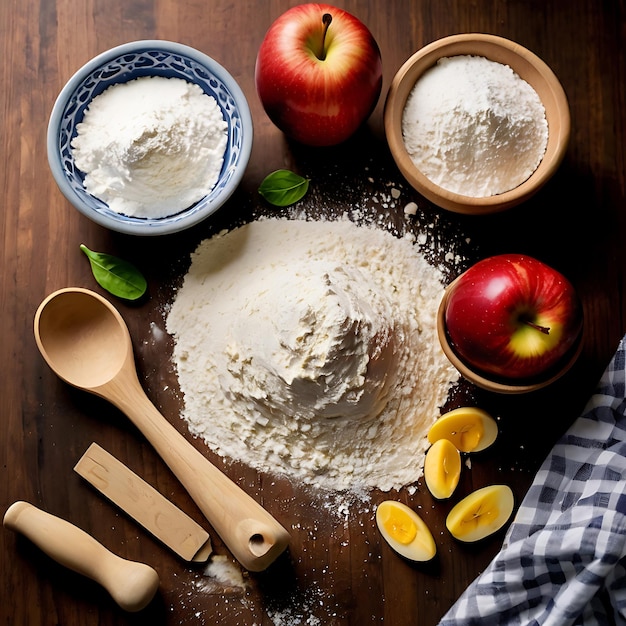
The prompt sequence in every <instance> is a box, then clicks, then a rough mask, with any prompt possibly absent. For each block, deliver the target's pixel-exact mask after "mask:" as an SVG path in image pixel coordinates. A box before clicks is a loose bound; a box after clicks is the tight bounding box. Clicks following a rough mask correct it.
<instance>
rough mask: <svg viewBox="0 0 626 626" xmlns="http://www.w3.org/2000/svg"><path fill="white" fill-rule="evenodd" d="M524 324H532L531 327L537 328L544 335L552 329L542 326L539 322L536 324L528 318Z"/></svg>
mask: <svg viewBox="0 0 626 626" xmlns="http://www.w3.org/2000/svg"><path fill="white" fill-rule="evenodd" d="M524 324H528V326H530V327H531V328H534V329H535V330H538V331H539V332H540V333H543V334H544V335H549V334H550V329H549V328H548V327H547V326H540V325H539V324H535V323H534V322H530V321H528V320H524Z"/></svg>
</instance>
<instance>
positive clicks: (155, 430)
mask: <svg viewBox="0 0 626 626" xmlns="http://www.w3.org/2000/svg"><path fill="white" fill-rule="evenodd" d="M103 391H104V392H103V395H104V396H105V397H107V398H108V399H109V400H110V401H111V402H112V403H113V404H115V405H116V406H117V407H118V408H119V409H120V410H121V411H122V412H123V413H125V414H126V415H127V416H128V417H129V418H130V420H131V421H132V422H133V423H134V424H135V426H136V427H137V428H138V429H139V430H140V431H141V432H142V433H143V435H144V436H145V437H146V439H147V440H148V441H149V442H150V443H151V444H152V446H153V447H154V449H155V450H156V451H157V453H158V454H159V456H160V457H161V458H162V459H163V461H164V462H165V463H166V464H167V465H168V466H169V468H170V469H171V470H172V472H173V473H174V474H175V475H176V477H177V478H178V480H179V481H180V482H181V483H182V485H183V486H184V487H185V489H186V490H187V492H188V493H189V495H190V496H191V497H192V499H193V500H194V501H195V503H196V504H197V505H198V508H199V509H200V510H201V511H202V513H203V514H204V515H205V517H206V518H207V520H208V521H209V522H210V524H211V526H213V528H214V529H215V531H216V532H217V533H218V534H219V536H220V537H221V538H222V540H223V541H224V543H225V544H226V545H227V546H228V548H229V549H230V551H231V552H232V554H233V556H234V557H235V558H236V559H237V560H238V561H239V562H240V563H241V564H242V565H243V566H244V567H245V568H246V569H248V570H250V571H253V572H258V571H261V570H264V569H265V568H267V567H268V566H269V565H270V564H271V563H272V562H273V561H274V560H275V559H276V558H277V557H278V556H279V555H280V554H281V553H282V552H283V551H284V550H285V548H286V547H287V545H288V543H289V539H290V537H289V533H288V532H287V531H286V530H285V529H284V528H283V527H282V526H281V525H280V524H279V523H278V522H277V521H276V520H275V519H274V518H273V517H272V516H271V515H270V514H269V513H268V512H267V511H266V510H265V509H264V508H263V507H262V506H261V505H260V504H259V503H258V502H256V501H255V500H254V499H253V498H252V497H250V496H249V495H248V494H247V493H246V492H245V491H243V490H242V489H241V488H240V487H239V486H238V485H236V484H235V483H234V482H233V481H232V480H230V479H229V478H228V477H227V476H226V475H225V474H223V473H222V472H221V471H220V470H219V469H217V467H215V466H214V465H213V464H212V463H211V462H210V461H209V460H208V459H207V458H206V457H204V456H203V455H202V454H201V453H200V452H199V451H198V450H197V449H196V448H194V447H193V446H192V445H191V444H190V443H189V442H188V441H187V440H186V439H185V438H184V437H183V436H182V435H181V434H180V433H179V432H178V431H177V430H176V429H175V428H174V427H173V426H172V425H171V424H170V423H169V422H168V421H167V420H166V419H165V418H164V417H163V415H162V414H161V413H160V412H159V410H158V409H157V408H156V407H155V406H154V404H152V402H151V401H150V400H149V398H148V397H147V396H146V394H145V392H144V391H143V388H142V387H141V385H140V383H139V380H138V378H137V375H136V372H135V370H134V368H130V367H129V368H128V369H127V371H126V372H125V374H124V375H123V376H117V377H115V378H114V379H113V380H111V381H110V382H109V383H107V384H106V390H103Z"/></svg>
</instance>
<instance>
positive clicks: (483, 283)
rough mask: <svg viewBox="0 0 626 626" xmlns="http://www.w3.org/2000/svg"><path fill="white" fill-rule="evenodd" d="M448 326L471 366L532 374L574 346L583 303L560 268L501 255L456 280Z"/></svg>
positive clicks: (457, 350)
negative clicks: (559, 270)
mask: <svg viewBox="0 0 626 626" xmlns="http://www.w3.org/2000/svg"><path fill="white" fill-rule="evenodd" d="M445 326H446V331H447V334H448V337H449V340H450V343H451V346H452V349H453V350H454V352H455V353H456V354H457V355H458V356H459V357H460V358H461V359H462V360H464V361H465V362H466V363H467V364H468V365H469V366H470V367H474V368H477V369H479V370H482V371H483V372H484V373H487V374H495V375H497V376H501V377H504V378H509V379H523V378H534V377H538V376H540V375H541V374H543V373H545V372H546V371H547V370H549V369H550V368H551V367H553V366H555V365H556V363H557V362H558V361H559V360H560V359H561V358H562V357H564V356H565V354H566V353H567V352H568V351H569V350H570V348H572V346H573V345H574V343H575V342H576V340H577V338H578V337H579V335H580V332H581V329H582V307H581V304H580V301H579V299H578V296H577V294H576V292H575V291H574V287H573V286H572V284H571V283H570V282H569V281H568V280H567V279H566V278H565V277H564V276H563V275H562V274H561V273H560V272H558V271H556V270H555V269H553V268H551V267H549V266H548V265H546V264H545V263H542V262H541V261H538V260H536V259H534V258H532V257H529V256H524V255H521V254H503V255H499V256H493V257H490V258H487V259H484V260H482V261H479V262H478V263H476V264H475V265H473V266H472V267H470V268H469V269H468V270H467V272H465V273H464V274H462V275H461V276H460V277H459V278H458V279H457V280H456V281H455V282H454V283H453V285H452V286H451V288H450V294H449V297H448V302H447V306H446V309H445Z"/></svg>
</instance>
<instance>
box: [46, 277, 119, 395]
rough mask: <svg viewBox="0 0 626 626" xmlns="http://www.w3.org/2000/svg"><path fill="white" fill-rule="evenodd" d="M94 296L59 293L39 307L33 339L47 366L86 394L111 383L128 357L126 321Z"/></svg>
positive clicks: (76, 291)
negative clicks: (105, 339)
mask: <svg viewBox="0 0 626 626" xmlns="http://www.w3.org/2000/svg"><path fill="white" fill-rule="evenodd" d="M94 295H95V294H93V293H90V292H88V291H86V290H83V289H66V290H62V292H56V294H52V296H51V297H50V298H48V299H47V300H46V302H45V306H43V305H42V307H41V308H40V311H39V315H38V316H37V319H36V324H35V340H36V342H37V346H38V348H39V351H40V352H41V354H42V356H43V357H44V359H45V360H46V362H47V363H48V365H50V367H51V368H52V369H53V370H54V371H55V372H56V374H57V375H58V376H59V377H60V378H61V379H63V380H64V381H65V382H67V383H69V384H70V385H73V386H75V387H79V388H81V389H85V390H92V389H96V388H98V387H100V386H102V385H104V384H106V383H108V382H110V381H111V380H112V379H113V378H114V377H115V375H116V374H117V373H118V372H119V371H120V370H121V369H122V367H123V366H124V363H125V362H126V361H127V359H128V358H129V346H130V336H129V334H128V332H127V330H126V325H125V323H124V320H123V319H122V317H121V315H120V314H119V312H118V311H117V310H115V309H111V308H110V307H109V306H107V304H106V303H105V302H103V301H102V300H101V299H100V298H97V297H94ZM103 338H107V341H106V342H105V341H103Z"/></svg>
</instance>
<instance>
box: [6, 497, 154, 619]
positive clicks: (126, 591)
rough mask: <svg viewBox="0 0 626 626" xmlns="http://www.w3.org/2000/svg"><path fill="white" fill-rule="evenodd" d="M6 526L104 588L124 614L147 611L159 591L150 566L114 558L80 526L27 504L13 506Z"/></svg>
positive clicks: (8, 514) (10, 508) (21, 502)
mask: <svg viewBox="0 0 626 626" xmlns="http://www.w3.org/2000/svg"><path fill="white" fill-rule="evenodd" d="M3 524H4V526H5V528H8V529H9V530H12V531H15V532H20V533H21V534H23V535H24V536H26V537H28V539H30V540H31V541H32V542H33V543H34V544H35V545H37V546H38V547H39V548H41V549H42V550H43V551H44V552H45V553H46V554H47V555H48V556H50V557H52V558H53V559H54V560H55V561H57V562H58V563H60V564H61V565H63V566H65V567H67V568H69V569H71V570H73V571H75V572H78V573H79V574H82V575H83V576H87V577H88V578H91V579H92V580H94V581H96V582H97V583H99V584H100V585H102V586H103V587H104V588H105V589H106V590H107V591H108V592H109V593H110V594H111V597H112V598H113V599H114V600H115V602H117V604H118V605H119V606H120V607H121V608H122V609H124V610H125V611H130V612H135V611H140V610H141V609H143V608H145V607H146V606H147V605H148V604H149V603H150V601H151V600H152V598H153V597H154V595H155V594H156V592H157V589H158V588H159V576H158V574H157V573H156V571H155V570H154V569H152V568H151V567H150V566H149V565H146V564H144V563H138V562H136V561H128V560H126V559H123V558H121V557H119V556H117V555H115V554H113V553H112V552H110V551H109V550H107V548H105V547H104V546H103V545H102V544H101V543H99V542H98V541H96V540H95V539H94V538H93V537H92V536H91V535H89V534H87V533H86V532H84V531H83V530H81V529H80V528H78V527H77V526H74V525H73V524H70V523H69V522H66V521H65V520H63V519H61V518H59V517H55V516H54V515H51V514H50V513H46V512H45V511H42V510H41V509H38V508H37V507H35V506H33V505H32V504H29V503H28V502H23V501H18V502H14V503H13V504H12V505H11V506H10V507H9V508H8V509H7V511H6V513H5V514H4V520H3Z"/></svg>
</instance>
